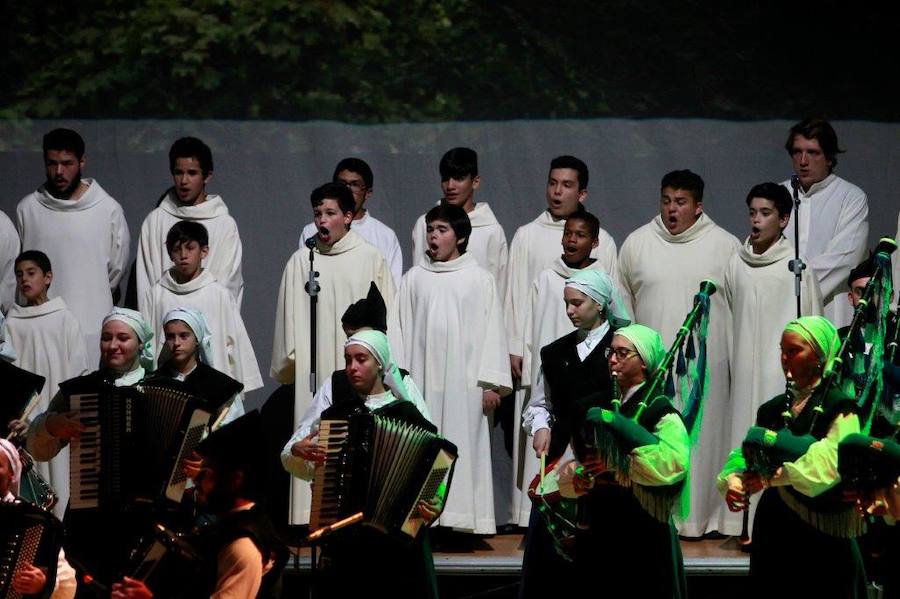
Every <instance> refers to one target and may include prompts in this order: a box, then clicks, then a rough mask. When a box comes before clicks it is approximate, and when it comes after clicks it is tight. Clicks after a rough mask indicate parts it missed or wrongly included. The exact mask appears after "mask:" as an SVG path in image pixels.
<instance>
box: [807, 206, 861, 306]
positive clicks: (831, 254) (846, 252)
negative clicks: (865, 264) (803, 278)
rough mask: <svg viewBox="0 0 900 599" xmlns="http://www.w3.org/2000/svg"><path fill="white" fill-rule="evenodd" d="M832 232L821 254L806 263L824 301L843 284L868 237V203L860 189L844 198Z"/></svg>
mask: <svg viewBox="0 0 900 599" xmlns="http://www.w3.org/2000/svg"><path fill="white" fill-rule="evenodd" d="M835 230H836V231H837V233H836V234H835V236H834V237H832V238H831V239H829V240H828V243H827V244H826V245H825V249H824V250H823V251H822V253H821V254H819V255H818V256H815V257H813V258H810V260H809V262H808V263H807V264H808V266H809V269H810V271H811V272H813V273H815V275H816V279H818V281H819V287H820V288H821V290H822V295H823V296H824V297H828V298H830V297H831V296H832V295H834V294H835V293H836V292H837V291H839V290H840V289H841V288H842V286H843V285H844V284H845V282H846V280H847V274H848V273H849V272H850V269H852V268H853V267H854V266H856V262H857V259H858V257H859V255H860V253H861V252H860V250H861V248H864V247H865V246H866V241H867V240H868V237H869V203H868V200H867V199H866V194H865V193H863V192H862V191H861V190H860V193H859V194H858V195H853V196H851V197H850V198H848V200H847V204H846V205H845V206H844V207H843V209H842V210H841V215H840V218H839V221H838V225H837V227H836V229H835ZM811 233H812V231H811Z"/></svg>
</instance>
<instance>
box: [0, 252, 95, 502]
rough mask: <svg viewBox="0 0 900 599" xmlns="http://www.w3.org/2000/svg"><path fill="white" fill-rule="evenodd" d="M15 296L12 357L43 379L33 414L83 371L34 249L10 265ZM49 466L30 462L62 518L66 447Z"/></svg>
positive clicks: (80, 352) (72, 328)
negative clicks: (19, 301)
mask: <svg viewBox="0 0 900 599" xmlns="http://www.w3.org/2000/svg"><path fill="white" fill-rule="evenodd" d="M15 272H16V281H17V283H18V285H17V287H18V293H19V297H20V298H22V301H24V302H25V305H23V306H20V305H18V304H15V305H13V307H12V308H10V310H9V314H8V315H7V318H6V338H7V340H8V341H9V342H10V343H11V344H12V346H13V347H14V348H15V350H16V354H18V361H17V362H16V364H17V366H19V368H24V369H25V370H27V371H29V372H33V373H35V374H39V375H41V376H42V377H44V379H45V383H44V387H43V388H42V389H41V392H40V399H39V400H38V404H37V406H36V407H34V408H33V409H32V410H31V413H32V414H33V415H35V416H36V415H38V414H42V413H44V412H46V411H47V409H49V407H50V399H51V398H52V397H53V396H54V395H56V392H57V391H58V390H59V384H60V383H61V382H63V381H65V380H68V379H70V378H74V377H76V376H80V375H82V374H86V373H87V372H88V364H87V355H86V353H85V348H84V335H83V334H82V332H81V327H79V326H78V320H77V319H76V318H75V316H74V315H73V314H72V313H71V312H69V310H67V309H66V303H65V302H64V301H63V299H62V298H61V297H55V298H53V299H49V298H48V297H47V291H48V289H49V288H50V284H51V282H52V280H53V271H52V269H51V265H50V260H49V259H48V258H47V255H46V254H44V253H43V252H39V251H37V250H29V251H26V252H23V253H22V254H20V255H19V256H18V257H17V258H16V261H15ZM63 452H64V453H65V455H64V456H63V457H61V458H57V459H55V460H52V461H50V462H35V467H36V468H37V469H38V471H39V472H40V474H41V476H42V477H43V478H44V480H46V481H47V482H48V483H50V486H51V487H53V490H54V491H56V494H57V496H58V497H59V502H58V503H57V504H56V506H55V507H54V513H55V514H56V516H57V517H58V518H62V517H63V514H64V513H65V510H66V504H67V503H68V501H69V457H68V455H69V453H68V452H69V449H68V447H66V448H65V449H63Z"/></svg>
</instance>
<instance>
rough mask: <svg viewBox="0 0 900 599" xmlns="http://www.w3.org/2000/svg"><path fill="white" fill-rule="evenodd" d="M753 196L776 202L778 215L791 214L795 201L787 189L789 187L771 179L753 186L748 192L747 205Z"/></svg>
mask: <svg viewBox="0 0 900 599" xmlns="http://www.w3.org/2000/svg"><path fill="white" fill-rule="evenodd" d="M753 198H765V199H767V200H770V201H771V202H772V203H774V204H775V208H776V209H777V210H778V216H790V215H791V209H792V208H793V207H794V202H793V201H792V200H791V193H790V192H789V191H788V190H787V187H785V186H784V185H779V184H778V183H772V182H771V181H767V182H766V183H760V184H759V185H754V186H753V188H752V189H751V190H750V193H748V194H747V206H749V205H750V202H751V201H752V200H753Z"/></svg>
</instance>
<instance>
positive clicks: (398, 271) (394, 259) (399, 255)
mask: <svg viewBox="0 0 900 599" xmlns="http://www.w3.org/2000/svg"><path fill="white" fill-rule="evenodd" d="M385 259H386V260H387V263H388V267H389V268H390V270H391V275H392V276H393V277H394V286H395V287H399V286H400V279H401V278H403V252H402V251H401V250H400V241H399V240H398V239H397V234H396V233H394V232H393V231H391V248H390V251H389V252H388V255H387V256H385Z"/></svg>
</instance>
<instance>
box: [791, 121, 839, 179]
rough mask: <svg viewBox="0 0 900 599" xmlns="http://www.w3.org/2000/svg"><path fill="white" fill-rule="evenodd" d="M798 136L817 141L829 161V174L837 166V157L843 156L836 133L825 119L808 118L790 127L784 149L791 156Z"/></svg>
mask: <svg viewBox="0 0 900 599" xmlns="http://www.w3.org/2000/svg"><path fill="white" fill-rule="evenodd" d="M798 135H802V136H803V137H805V138H806V139H815V140H816V141H818V142H819V145H820V146H821V147H822V152H824V153H825V158H827V159H828V160H830V161H831V168H830V169H829V172H831V171H832V170H834V167H836V166H837V164H838V161H837V155H838V154H843V153H844V150H842V149H840V148H839V147H838V139H837V133H835V132H834V127H832V126H831V123H829V122H828V121H826V120H825V119H820V118H808V119H804V120H802V121H800V122H799V123H797V124H796V125H794V126H793V127H791V130H790V132H789V133H788V138H787V141H786V142H784V149H785V150H787V153H788V154H789V155H791V156H793V155H794V138H795V137H797V136H798Z"/></svg>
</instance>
